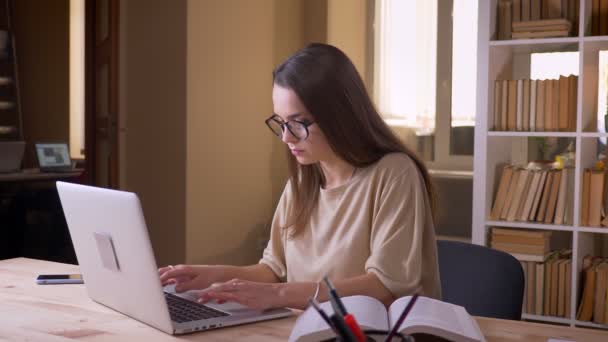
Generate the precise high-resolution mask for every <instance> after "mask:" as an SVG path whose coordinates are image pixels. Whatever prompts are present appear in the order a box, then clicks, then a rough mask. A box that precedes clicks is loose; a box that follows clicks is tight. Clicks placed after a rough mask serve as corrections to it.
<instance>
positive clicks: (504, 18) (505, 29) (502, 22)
mask: <svg viewBox="0 0 608 342" xmlns="http://www.w3.org/2000/svg"><path fill="white" fill-rule="evenodd" d="M511 8H512V3H511V1H503V0H500V1H498V16H497V19H498V20H497V22H498V30H497V32H498V37H497V38H498V39H502V40H505V39H511V22H512V20H511Z"/></svg>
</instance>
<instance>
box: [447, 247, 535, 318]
mask: <svg viewBox="0 0 608 342" xmlns="http://www.w3.org/2000/svg"><path fill="white" fill-rule="evenodd" d="M437 253H438V259H439V276H440V277H441V292H442V300H443V301H445V302H448V303H452V304H456V305H460V306H463V307H464V308H465V309H466V310H467V311H468V312H469V314H471V315H474V316H485V317H493V318H503V319H511V320H520V319H521V310H522V303H523V296H524V286H525V280H524V272H523V270H522V267H521V264H520V263H519V261H518V260H517V259H515V258H514V257H513V256H512V255H510V254H508V253H505V252H501V251H498V250H494V249H491V248H488V247H484V246H480V245H474V244H470V243H464V242H458V241H444V240H439V241H437Z"/></svg>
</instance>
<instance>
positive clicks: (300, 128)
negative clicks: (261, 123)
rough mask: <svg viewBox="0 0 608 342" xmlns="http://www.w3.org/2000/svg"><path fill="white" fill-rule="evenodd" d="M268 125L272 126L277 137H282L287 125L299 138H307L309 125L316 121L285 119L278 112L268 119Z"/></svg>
mask: <svg viewBox="0 0 608 342" xmlns="http://www.w3.org/2000/svg"><path fill="white" fill-rule="evenodd" d="M265 122H266V126H268V128H270V130H271V131H272V133H274V134H275V135H276V136H277V137H281V136H282V135H283V132H285V127H287V129H288V130H289V133H291V135H293V136H294V137H295V138H296V139H298V140H306V138H308V126H310V125H312V124H314V123H315V122H314V121H311V122H304V121H299V120H289V121H285V122H284V121H283V120H281V119H280V118H279V117H278V116H277V115H276V114H275V115H272V116H271V117H269V118H268V119H266V121H265Z"/></svg>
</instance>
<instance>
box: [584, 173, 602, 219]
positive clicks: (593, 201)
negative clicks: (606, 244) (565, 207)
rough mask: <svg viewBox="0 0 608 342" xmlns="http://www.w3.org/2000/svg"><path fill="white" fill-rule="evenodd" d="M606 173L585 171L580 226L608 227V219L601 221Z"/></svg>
mask: <svg viewBox="0 0 608 342" xmlns="http://www.w3.org/2000/svg"><path fill="white" fill-rule="evenodd" d="M605 179H606V172H605V171H603V170H591V169H585V172H584V173H583V193H582V198H581V202H582V203H581V224H580V225H581V226H588V227H600V226H605V227H606V226H608V217H607V218H604V219H603V220H602V216H604V214H605V213H604V211H605V207H604V206H605V196H604V194H605V193H606V191H605V189H606V188H605V186H606V181H605Z"/></svg>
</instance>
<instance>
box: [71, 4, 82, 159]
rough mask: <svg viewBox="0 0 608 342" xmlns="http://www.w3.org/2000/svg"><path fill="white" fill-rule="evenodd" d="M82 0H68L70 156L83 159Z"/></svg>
mask: <svg viewBox="0 0 608 342" xmlns="http://www.w3.org/2000/svg"><path fill="white" fill-rule="evenodd" d="M84 7H85V2H84V0H70V157H71V158H72V159H84V50H85V49H84V34H85V31H84V24H85V23H84V18H85V12H84V11H85V8H84Z"/></svg>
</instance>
